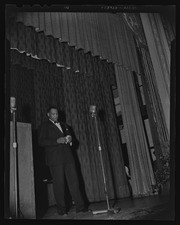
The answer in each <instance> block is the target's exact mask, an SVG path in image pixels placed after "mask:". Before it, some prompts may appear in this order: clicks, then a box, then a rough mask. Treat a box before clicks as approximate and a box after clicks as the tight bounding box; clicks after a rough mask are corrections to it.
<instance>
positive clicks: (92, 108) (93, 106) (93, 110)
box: [89, 105, 96, 114]
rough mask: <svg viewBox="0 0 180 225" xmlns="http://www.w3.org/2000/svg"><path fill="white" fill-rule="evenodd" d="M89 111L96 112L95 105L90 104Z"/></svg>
mask: <svg viewBox="0 0 180 225" xmlns="http://www.w3.org/2000/svg"><path fill="white" fill-rule="evenodd" d="M89 112H90V113H92V114H94V113H96V106H95V105H90V108H89Z"/></svg>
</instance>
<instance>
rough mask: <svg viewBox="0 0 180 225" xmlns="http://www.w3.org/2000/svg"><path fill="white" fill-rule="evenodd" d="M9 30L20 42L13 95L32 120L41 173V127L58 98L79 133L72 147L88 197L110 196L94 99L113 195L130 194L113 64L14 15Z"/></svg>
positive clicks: (21, 114)
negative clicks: (114, 94)
mask: <svg viewBox="0 0 180 225" xmlns="http://www.w3.org/2000/svg"><path fill="white" fill-rule="evenodd" d="M6 36H7V38H8V39H9V40H10V43H11V46H13V48H15V49H11V96H15V97H16V98H17V120H18V121H21V122H30V123H31V124H32V128H33V140H34V144H33V148H34V161H35V164H36V166H37V169H36V173H37V174H41V171H42V173H43V171H44V169H43V167H40V165H39V161H40V160H41V159H40V158H39V157H40V154H38V153H37V152H39V151H40V150H39V146H38V145H37V128H38V127H39V125H40V124H41V122H42V121H43V120H44V119H45V114H46V109H47V107H48V106H49V105H51V104H55V105H57V106H58V107H59V109H60V110H61V111H62V112H63V113H64V115H65V119H66V122H67V123H68V124H69V125H70V126H71V127H72V129H73V131H74V134H75V135H76V138H77V145H76V148H75V149H73V151H74V153H75V154H76V155H77V161H79V164H78V165H79V172H81V181H83V182H82V183H81V184H82V186H84V190H85V193H86V195H87V198H88V199H89V201H99V200H105V195H104V184H103V178H102V172H101V165H100V159H99V152H98V145H97V139H96V134H95V124H94V120H93V118H91V117H90V115H89V106H90V105H91V104H95V105H96V106H97V110H98V126H99V132H100V140H101V145H102V149H103V158H104V163H105V171H106V176H107V185H108V192H109V197H110V198H115V197H117V198H121V197H127V196H129V190H128V185H127V180H126V175H125V169H124V162H123V158H122V149H121V144H120V138H119V133H118V127H117V121H116V116H115V109H114V105H113V104H114V103H113V97H112V94H111V88H110V85H112V84H115V73H114V65H113V64H112V63H108V62H107V61H106V60H101V59H100V58H99V57H93V56H92V54H91V52H89V53H84V51H83V50H82V49H79V50H77V49H75V47H73V46H71V47H70V46H69V45H68V43H65V42H59V40H58V39H55V38H53V37H52V36H45V35H44V33H43V32H39V33H37V32H35V29H34V28H32V27H26V26H24V25H23V24H22V23H15V22H14V21H13V20H10V21H9V24H8V26H7V31H6ZM17 49H18V51H17ZM19 52H21V53H19ZM36 58H38V59H36ZM39 176H40V175H39Z"/></svg>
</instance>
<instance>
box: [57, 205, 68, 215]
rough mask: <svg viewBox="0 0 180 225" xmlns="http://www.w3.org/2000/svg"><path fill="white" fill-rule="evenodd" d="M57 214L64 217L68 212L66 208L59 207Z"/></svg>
mask: <svg viewBox="0 0 180 225" xmlns="http://www.w3.org/2000/svg"><path fill="white" fill-rule="evenodd" d="M57 213H58V214H59V215H61V216H63V215H67V212H66V209H65V208H64V207H61V208H60V207H59V208H57Z"/></svg>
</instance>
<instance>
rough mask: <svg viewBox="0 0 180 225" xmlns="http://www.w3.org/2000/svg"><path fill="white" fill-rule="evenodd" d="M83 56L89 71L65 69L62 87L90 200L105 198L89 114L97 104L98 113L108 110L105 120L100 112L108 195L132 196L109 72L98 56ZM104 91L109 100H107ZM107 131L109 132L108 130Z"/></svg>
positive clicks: (93, 129)
mask: <svg viewBox="0 0 180 225" xmlns="http://www.w3.org/2000/svg"><path fill="white" fill-rule="evenodd" d="M84 58H85V64H84V66H85V67H86V71H87V73H86V74H84V73H83V74H79V73H78V74H74V72H73V71H72V70H65V69H63V71H64V72H63V73H64V76H63V86H64V98H65V111H66V115H67V117H66V119H67V122H68V123H69V124H70V125H71V126H72V127H73V129H74V131H75V134H76V135H77V139H78V141H79V148H78V149H77V154H78V158H79V161H80V164H81V169H82V175H83V178H84V181H85V188H86V193H87V196H88V199H89V200H90V201H99V200H105V195H104V184H103V177H102V170H101V164H100V158H99V152H98V143H97V137H96V131H95V124H94V120H93V118H91V116H90V114H89V106H90V105H92V104H95V105H97V110H98V111H99V112H105V117H104V119H103V121H101V119H102V118H101V119H100V118H99V116H100V115H99V114H98V124H99V128H98V129H99V133H100V140H101V144H102V149H103V150H102V154H103V159H104V163H105V173H106V177H107V186H108V193H109V197H110V198H111V199H113V198H114V196H117V197H122V196H124V197H125V196H128V195H129V192H128V188H127V187H128V186H127V181H126V176H125V170H124V166H123V165H124V163H123V159H122V155H121V153H120V152H121V145H120V141H119V142H118V141H117V140H119V136H118V130H117V124H116V119H115V111H113V98H112V94H111V92H110V86H109V79H110V77H109V78H108V72H109V71H108V69H107V71H106V70H105V69H104V68H105V65H103V64H101V61H100V60H99V59H98V58H91V56H90V54H88V53H86V54H85V55H84ZM105 63H106V62H105ZM100 68H101V69H100ZM93 71H94V72H93ZM99 74H101V75H99ZM103 78H104V79H103ZM106 89H107V91H106ZM104 94H105V99H106V101H104ZM109 104H110V105H109ZM113 113H114V116H113ZM100 114H101V113H100ZM106 130H109V132H108V133H107V132H106ZM107 134H108V135H107ZM113 173H115V175H113ZM113 176H114V177H113Z"/></svg>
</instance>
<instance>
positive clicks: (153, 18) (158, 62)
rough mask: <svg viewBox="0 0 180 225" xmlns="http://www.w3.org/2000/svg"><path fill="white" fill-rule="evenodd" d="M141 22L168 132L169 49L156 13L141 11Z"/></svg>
mask: <svg viewBox="0 0 180 225" xmlns="http://www.w3.org/2000/svg"><path fill="white" fill-rule="evenodd" d="M140 15H141V19H142V24H143V27H144V32H145V36H146V40H147V44H148V48H149V54H150V56H151V64H152V65H153V70H154V78H155V81H156V84H157V88H158V89H157V90H158V93H159V96H160V100H161V105H162V109H163V110H162V112H161V113H162V114H164V116H165V122H166V126H167V129H168V132H169V133H170V51H169V47H168V43H167V40H166V38H165V34H164V30H163V28H162V23H161V21H160V18H159V16H158V15H152V14H146V13H141V14H140Z"/></svg>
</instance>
